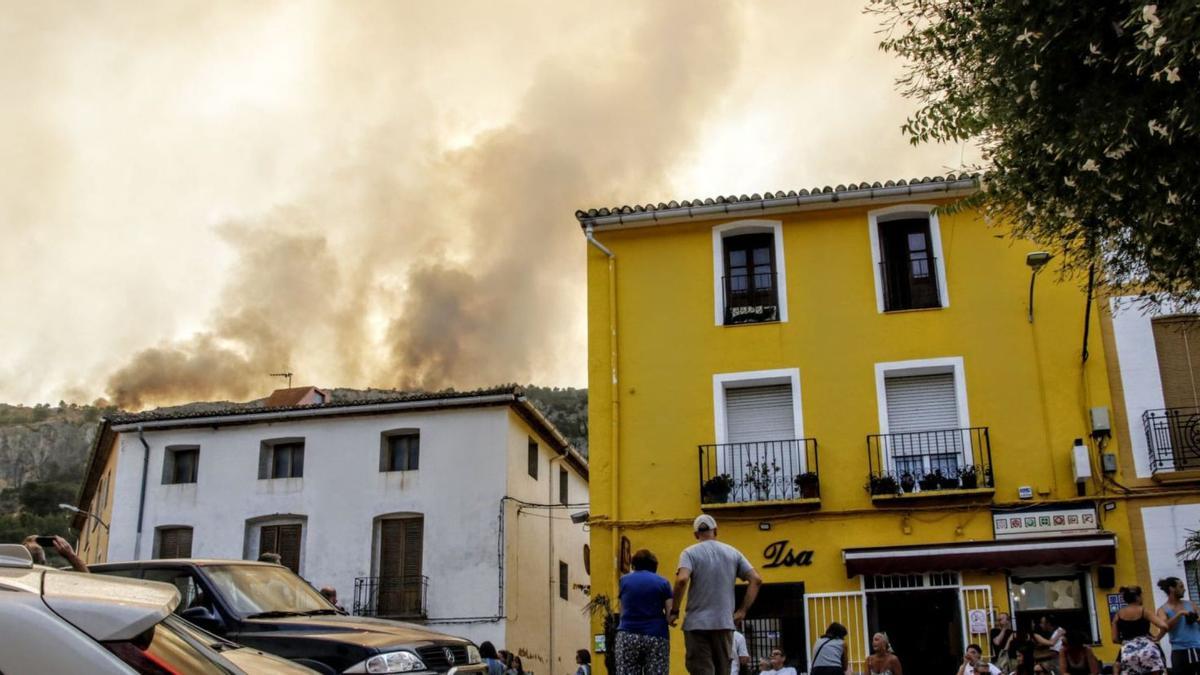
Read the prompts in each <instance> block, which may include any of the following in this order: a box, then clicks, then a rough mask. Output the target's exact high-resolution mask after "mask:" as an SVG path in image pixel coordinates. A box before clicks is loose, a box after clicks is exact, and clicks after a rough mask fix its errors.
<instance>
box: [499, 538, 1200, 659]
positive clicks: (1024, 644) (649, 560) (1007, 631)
mask: <svg viewBox="0 0 1200 675" xmlns="http://www.w3.org/2000/svg"><path fill="white" fill-rule="evenodd" d="M692 532H693V536H694V537H695V539H696V543H695V544H692V545H691V546H689V547H687V548H686V549H684V551H683V553H682V554H680V556H679V564H678V566H677V568H676V573H675V583H674V585H672V584H671V583H670V582H668V581H667V579H665V578H663V577H661V576H659V575H658V558H657V557H655V555H654V554H653V553H652V552H651V551H649V550H645V549H643V550H639V551H637V552H636V553H635V554H634V555H633V557H632V561H631V567H632V571H631V572H629V573H628V574H626V575H624V576H622V577H621V579H620V590H619V600H620V609H621V614H620V623H619V625H618V627H617V635H616V640H615V643H616V644H615V652H616V654H615V664H616V675H666V674H667V673H668V672H669V671H670V652H671V650H670V633H669V628H671V627H675V626H676V624H677V623H678V619H679V615H680V605H681V604H682V602H683V600H684V598H685V597H686V599H687V613H686V615H685V618H684V621H683V626H682V628H683V641H684V654H685V656H684V659H685V666H686V668H687V671H688V673H690V674H691V675H725V674H726V673H729V675H747V674H748V673H752V672H754V669H753V668H752V665H751V655H750V653H749V651H748V650H747V648H746V638H745V636H744V635H743V634H742V633H741V623H742V620H743V619H744V618H745V616H746V612H747V611H748V610H749V609H750V607H751V605H753V604H754V600H755V598H756V597H757V595H758V590H759V587H760V586H761V585H762V578H761V577H760V576H759V574H758V572H757V571H755V569H754V568H753V566H751V565H750V563H749V561H748V560H747V559H746V557H745V556H744V555H742V554H741V553H740V552H739V551H738V550H737V549H735V548H733V547H732V546H729V545H727V544H725V543H723V542H719V541H717V523H716V521H715V520H714V519H713V518H712V516H709V515H701V516H698V517H697V518H696V519H695V520H694V521H693V523H692ZM737 579H742V580H744V581H747V582H748V586H747V587H746V592H745V595H744V596H743V599H742V602H741V605H740V606H737V605H736V601H735V600H736V596H735V593H734V584H735V582H736V580H737ZM1158 586H1159V588H1160V589H1161V590H1162V592H1163V593H1164V594H1166V596H1167V602H1166V603H1165V604H1163V606H1162V607H1160V608H1158V610H1157V611H1155V610H1153V609H1151V608H1147V607H1145V606H1144V605H1143V604H1142V589H1141V588H1139V587H1137V586H1129V587H1123V588H1121V596H1122V599H1123V600H1124V606H1123V607H1121V608H1120V609H1119V610H1118V611H1117V612H1116V613H1115V614H1114V616H1113V619H1112V626H1111V628H1112V639H1113V643H1114V644H1119V645H1121V648H1120V652H1119V655H1118V657H1117V661H1116V663H1115V664H1113V670H1112V672H1113V673H1114V675H1165V673H1167V672H1168V670H1167V667H1168V665H1169V666H1170V671H1169V672H1170V673H1171V675H1200V615H1198V614H1197V607H1196V605H1195V604H1194V603H1193V602H1192V601H1190V600H1185V599H1184V598H1183V596H1184V594H1185V586H1184V584H1183V582H1182V581H1181V580H1180V579H1178V578H1175V577H1168V578H1166V579H1162V580H1160V581H1159V582H1158ZM735 607H736V608H735ZM847 634H848V631H847V629H846V627H845V626H843V625H841V624H839V623H836V622H835V623H832V624H830V625H829V627H828V628H827V629H826V630H825V632H824V634H823V635H822V636H821V637H820V638H819V639H818V640H816V642H815V643H814V644H813V645H812V654H811V656H810V658H809V659H808V673H809V674H810V675H849V673H850V672H851V667H850V666H851V664H850V662H849V654H848V649H847V645H846V636H847ZM987 637H988V641H987V644H986V647H985V646H981V645H979V644H969V645H967V647H966V650H965V652H964V656H963V661H962V664H961V665H960V666H959V667H958V670H957V673H956V674H955V675H1049V674H1051V673H1053V674H1054V675H1100V673H1101V672H1103V668H1102V664H1101V663H1100V661H1099V659H1098V658H1097V657H1096V655H1095V654H1094V653H1093V652H1092V647H1091V643H1092V640H1091V636H1089V635H1085V634H1084V633H1082V632H1079V631H1076V630H1069V629H1067V628H1066V627H1063V626H1060V625H1058V624H1057V623H1056V620H1055V617H1054V616H1053V615H1051V614H1047V615H1045V616H1042V617H1040V618H1039V620H1038V623H1037V625H1036V626H1030V629H1028V630H1018V629H1017V628H1016V627H1015V626H1014V625H1013V621H1012V618H1011V617H1010V616H1009V615H1008V614H1006V613H1000V614H999V615H997V617H996V626H995V627H994V628H992V629H991V631H990V632H989V634H988V636H987ZM1164 637H1169V638H1170V654H1169V655H1168V654H1167V653H1166V652H1165V651H1164V650H1163V648H1162V646H1161V645H1160V644H1159V642H1160V640H1162V639H1163V638H1164ZM757 665H758V668H757V672H758V673H759V675H796V670H795V668H794V667H792V666H789V665H788V655H787V653H786V652H785V651H784V649H783V648H782V646H775V647H773V648H772V649H771V651H770V655H769V656H768V657H764V658H761V659H760V660H759V662H758V664H757ZM865 667H866V673H865V675H903V673H904V668H903V665H902V664H901V660H900V658H899V656H898V655H897V654H896V653H895V652H894V651H893V649H892V644H891V641H890V640H889V639H888V635H887V633H884V632H879V633H876V634H875V635H873V636H872V638H871V653H870V655H869V656H867V659H866V663H865ZM491 675H500V674H499V673H492V674H491ZM947 675H949V674H947Z"/></svg>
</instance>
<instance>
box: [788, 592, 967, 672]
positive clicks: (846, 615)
mask: <svg viewBox="0 0 1200 675" xmlns="http://www.w3.org/2000/svg"><path fill="white" fill-rule="evenodd" d="M804 599H805V614H806V616H807V619H808V630H807V631H806V633H807V635H806V637H807V641H806V643H805V654H811V653H812V646H813V645H814V644H816V642H817V640H819V639H820V638H821V635H823V634H824V633H825V629H826V628H828V627H829V624H830V623H833V622H834V621H836V622H838V623H840V624H842V625H843V626H845V627H846V630H847V631H849V633H848V634H847V635H846V657H847V659H848V660H849V662H850V670H851V672H856V673H861V672H863V671H865V670H866V669H867V655H868V654H869V653H870V652H871V636H870V634H869V633H868V628H867V602H866V594H865V593H862V592H852V593H811V594H809V595H807V596H805V598H804ZM806 666H807V664H806ZM910 672H920V671H910ZM951 672H953V671H951Z"/></svg>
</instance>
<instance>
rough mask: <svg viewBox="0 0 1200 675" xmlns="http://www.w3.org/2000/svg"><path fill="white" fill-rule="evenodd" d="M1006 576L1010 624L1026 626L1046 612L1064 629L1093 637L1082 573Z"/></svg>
mask: <svg viewBox="0 0 1200 675" xmlns="http://www.w3.org/2000/svg"><path fill="white" fill-rule="evenodd" d="M1085 574H1086V573H1080V574H1066V575H1056V576H1044V577H1043V576H1037V577H1020V576H1012V577H1010V578H1009V587H1010V588H1011V589H1012V608H1013V619H1014V621H1013V625H1015V626H1020V627H1026V626H1029V625H1031V624H1033V623H1034V622H1036V621H1037V620H1038V619H1040V618H1041V617H1042V616H1049V617H1050V618H1051V619H1052V620H1053V621H1054V623H1055V624H1056V625H1058V626H1061V627H1063V628H1065V629H1066V630H1067V631H1068V632H1070V631H1079V632H1080V633H1083V634H1084V635H1086V636H1089V637H1091V638H1092V639H1093V640H1094V639H1095V638H1096V637H1097V636H1096V635H1095V634H1094V633H1093V632H1092V619H1091V617H1092V609H1091V598H1090V597H1089V595H1090V594H1089V593H1088V584H1087V583H1086V582H1085V581H1084V575H1085Z"/></svg>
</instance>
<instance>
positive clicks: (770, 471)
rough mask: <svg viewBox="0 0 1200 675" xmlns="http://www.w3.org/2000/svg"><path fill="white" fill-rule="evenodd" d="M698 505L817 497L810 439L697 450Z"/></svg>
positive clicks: (817, 481) (813, 444)
mask: <svg viewBox="0 0 1200 675" xmlns="http://www.w3.org/2000/svg"><path fill="white" fill-rule="evenodd" d="M700 495H701V502H702V503H704V504H720V503H729V502H778V501H795V500H799V499H819V498H820V496H821V483H820V474H819V467H818V463H817V440H816V439H815V438H792V439H786V440H779V441H758V442H753V443H722V444H720V445H701V446H700Z"/></svg>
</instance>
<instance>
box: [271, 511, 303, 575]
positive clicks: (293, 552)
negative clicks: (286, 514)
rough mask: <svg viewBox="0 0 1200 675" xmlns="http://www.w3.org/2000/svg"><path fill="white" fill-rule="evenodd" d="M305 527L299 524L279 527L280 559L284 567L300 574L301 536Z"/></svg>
mask: <svg viewBox="0 0 1200 675" xmlns="http://www.w3.org/2000/svg"><path fill="white" fill-rule="evenodd" d="M302 527H303V526H302V525H300V524H299V523H293V524H291V525H280V526H279V550H278V551H277V552H278V553H279V557H280V558H282V560H281V562H282V563H283V566H284V567H286V568H288V569H290V570H291V571H293V572H295V573H296V574H300V535H301V534H302V532H301V528H302Z"/></svg>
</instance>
